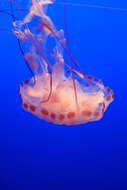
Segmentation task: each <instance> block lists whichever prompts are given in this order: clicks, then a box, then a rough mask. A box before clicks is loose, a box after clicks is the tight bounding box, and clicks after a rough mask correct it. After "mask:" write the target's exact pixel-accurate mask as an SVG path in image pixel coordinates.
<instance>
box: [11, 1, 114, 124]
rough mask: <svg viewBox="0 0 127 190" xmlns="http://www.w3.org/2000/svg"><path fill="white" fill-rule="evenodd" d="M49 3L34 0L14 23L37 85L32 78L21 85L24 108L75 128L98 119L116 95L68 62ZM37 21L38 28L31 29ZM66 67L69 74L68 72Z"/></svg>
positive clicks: (50, 120) (44, 117)
mask: <svg viewBox="0 0 127 190" xmlns="http://www.w3.org/2000/svg"><path fill="white" fill-rule="evenodd" d="M48 4H53V1H52V0H47V1H46V0H32V4H31V7H30V11H29V13H28V15H27V16H26V17H25V18H24V19H23V20H22V21H16V22H14V33H15V35H16V36H17V37H18V38H19V39H20V40H21V41H22V44H23V45H24V48H25V54H24V57H25V59H26V61H27V62H28V64H29V66H30V67H31V69H32V70H33V71H34V73H35V79H36V82H35V83H33V81H34V79H33V78H32V79H30V80H29V81H25V82H23V83H22V84H21V86H20V96H21V99H22V104H23V107H24V108H25V109H26V110H27V111H29V112H32V113H33V114H35V115H36V116H38V117H40V118H41V119H44V120H47V121H49V122H53V123H56V124H65V125H76V124H82V123H86V122H90V121H95V120H99V119H100V118H102V116H103V113H104V112H105V110H106V109H107V107H108V105H109V104H110V103H111V102H112V101H113V98H114V94H113V92H112V90H111V89H109V88H108V87H104V85H103V83H102V82H101V81H99V80H97V79H95V78H94V77H92V76H87V75H84V74H83V73H82V72H79V71H76V70H74V69H72V65H71V66H69V64H67V63H65V61H64V58H63V54H62V52H63V50H64V45H65V41H66V40H65V37H64V33H63V31H62V30H60V31H57V29H56V28H55V26H54V24H53V22H52V20H51V18H50V17H49V16H48V15H47V13H46V8H47V7H46V6H47V5H48ZM34 19H36V20H37V25H36V27H31V24H32V21H33V20H34ZM50 38H52V39H53V40H54V44H55V45H54V46H53V48H52V49H50V48H49V49H48V47H47V46H48V45H50V43H49V42H48V39H50ZM48 43H49V44H48ZM50 56H51V57H52V59H51V60H50V58H49V57H50ZM52 61H53V64H52V63H51V62H52ZM65 65H66V66H67V68H68V70H69V71H70V75H67V73H66V72H65ZM72 76H73V77H72ZM74 84H75V88H74ZM75 94H76V95H75ZM75 96H76V97H75ZM76 98H77V100H78V101H77V102H76Z"/></svg>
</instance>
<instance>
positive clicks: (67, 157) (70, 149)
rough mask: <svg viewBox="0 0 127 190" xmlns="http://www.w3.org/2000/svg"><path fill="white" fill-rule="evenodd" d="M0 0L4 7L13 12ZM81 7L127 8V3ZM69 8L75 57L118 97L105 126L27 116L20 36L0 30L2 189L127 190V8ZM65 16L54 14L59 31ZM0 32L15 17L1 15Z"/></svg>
mask: <svg viewBox="0 0 127 190" xmlns="http://www.w3.org/2000/svg"><path fill="white" fill-rule="evenodd" d="M1 2H2V3H1V5H0V9H1V8H7V7H8V3H7V1H4V0H1ZM59 2H60V1H59ZM70 2H73V3H75V1H70ZM77 3H89V4H96V5H104V6H112V7H117V8H118V7H119V8H127V2H126V1H125V0H110V1H109V0H107V1H101V0H99V1H95V0H93V1H92V0H91V1H85V0H84V1H77ZM23 4H24V5H25V6H26V4H27V3H26V1H24V2H22V5H23ZM67 9H68V11H67V12H68V15H67V16H68V17H67V18H68V26H69V32H68V37H69V39H70V43H71V49H72V51H73V53H74V54H75V56H76V57H77V59H78V61H79V63H80V65H81V67H82V68H83V69H84V71H85V72H86V73H87V74H91V75H93V76H95V77H98V78H101V79H102V80H103V82H104V83H105V85H108V86H109V87H110V88H112V89H113V90H114V93H115V100H114V102H113V103H112V104H111V105H110V106H109V108H108V110H107V111H106V113H105V115H104V117H103V118H102V119H101V120H100V121H97V122H91V123H88V124H85V125H81V126H72V127H67V126H57V125H54V124H49V123H47V122H45V121H42V120H39V119H38V118H36V117H35V116H33V115H32V114H29V113H27V112H25V111H24V110H23V109H22V107H21V105H20V99H19V96H18V89H19V84H20V83H21V82H22V81H23V80H25V79H27V78H29V77H30V76H31V75H30V73H29V71H28V70H27V67H26V66H25V64H24V61H23V58H22V55H21V53H20V50H19V48H18V44H17V40H16V38H15V36H13V35H11V34H8V33H0V65H1V67H0V81H1V82H0V190H29V189H30V190H71V189H72V190H73V189H76V190H107V189H112V190H126V189H127V181H126V179H127V111H126V110H127V11H120V10H111V9H101V8H88V7H78V6H68V7H67ZM62 11H63V8H62V6H60V5H56V6H55V7H54V9H53V8H52V10H51V14H52V15H53V17H54V20H55V23H56V25H57V27H58V28H59V27H63V26H62V25H63V13H62ZM17 15H18V13H17ZM19 16H20V15H19ZM0 28H1V29H11V18H9V17H8V16H6V15H4V14H0Z"/></svg>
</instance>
